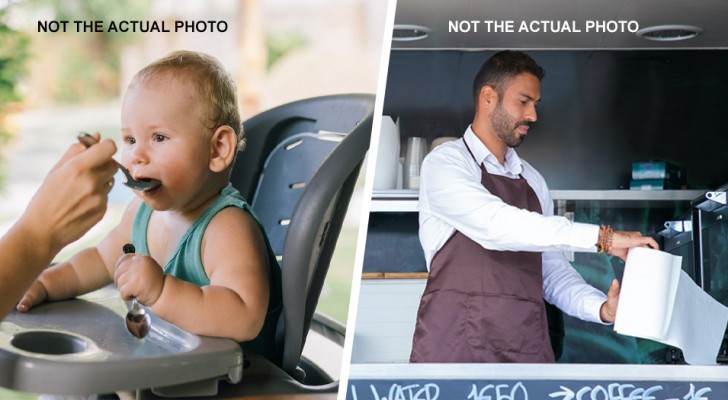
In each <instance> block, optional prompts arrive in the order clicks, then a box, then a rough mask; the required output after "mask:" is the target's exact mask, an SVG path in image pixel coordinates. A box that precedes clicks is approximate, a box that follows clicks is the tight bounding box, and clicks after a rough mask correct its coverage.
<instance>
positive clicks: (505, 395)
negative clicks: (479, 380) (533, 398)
mask: <svg viewBox="0 0 728 400" xmlns="http://www.w3.org/2000/svg"><path fill="white" fill-rule="evenodd" d="M468 400H528V391H527V390H526V387H525V386H523V383H521V382H518V383H516V384H515V385H513V387H511V386H510V385H506V384H501V385H492V384H491V385H485V386H483V387H481V388H480V390H478V385H475V384H473V386H472V388H471V389H470V394H468Z"/></svg>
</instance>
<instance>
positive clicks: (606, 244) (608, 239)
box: [597, 225, 614, 254]
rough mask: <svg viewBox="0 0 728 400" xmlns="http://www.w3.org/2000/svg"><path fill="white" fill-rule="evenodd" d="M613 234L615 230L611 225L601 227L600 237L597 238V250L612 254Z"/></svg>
mask: <svg viewBox="0 0 728 400" xmlns="http://www.w3.org/2000/svg"><path fill="white" fill-rule="evenodd" d="M612 236H614V230H613V229H612V227H611V226H609V225H602V226H600V227H599V238H598V240H597V251H598V252H599V253H607V254H610V253H611V252H612Z"/></svg>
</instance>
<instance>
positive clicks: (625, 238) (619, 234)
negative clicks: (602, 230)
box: [609, 231, 660, 261]
mask: <svg viewBox="0 0 728 400" xmlns="http://www.w3.org/2000/svg"><path fill="white" fill-rule="evenodd" d="M632 247H651V248H653V249H655V250H659V249H660V246H659V245H658V244H657V242H655V239H653V238H651V237H649V236H642V234H641V233H640V232H625V231H614V233H613V235H612V248H611V250H610V251H609V254H610V255H613V256H617V257H619V258H621V259H622V261H627V251H628V250H629V249H630V248H632Z"/></svg>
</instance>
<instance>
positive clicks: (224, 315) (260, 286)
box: [151, 207, 269, 342]
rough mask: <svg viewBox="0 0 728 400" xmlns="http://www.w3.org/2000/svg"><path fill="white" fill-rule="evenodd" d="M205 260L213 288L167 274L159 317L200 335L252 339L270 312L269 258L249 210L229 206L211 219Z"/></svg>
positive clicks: (155, 307) (157, 309)
mask: <svg viewBox="0 0 728 400" xmlns="http://www.w3.org/2000/svg"><path fill="white" fill-rule="evenodd" d="M201 248H202V250H201V253H202V254H201V258H202V263H203V265H204V268H205V272H206V273H207V276H208V277H209V278H210V285H209V286H204V287H198V286H196V285H193V284H190V283H187V282H184V281H182V280H180V279H177V278H175V277H173V276H170V275H164V281H163V285H162V290H161V294H160V295H159V296H158V298H157V299H156V300H155V301H154V302H153V304H152V305H151V307H152V311H154V313H155V314H157V315H158V316H160V317H162V318H164V319H166V320H168V321H170V322H172V323H174V324H176V325H178V326H179V327H181V328H183V329H185V330H187V331H189V332H191V333H194V334H198V335H207V336H219V337H228V338H231V339H234V340H236V341H239V342H243V341H247V340H252V339H254V338H255V337H256V336H258V333H259V332H260V329H261V328H262V327H263V322H264V321H265V316H266V312H267V309H268V296H269V293H268V291H269V290H268V268H269V266H268V257H267V250H266V247H265V241H264V239H263V234H262V232H261V231H260V228H259V227H258V225H257V223H256V222H255V220H253V218H252V217H251V216H250V215H249V214H248V213H246V212H244V211H242V210H239V209H237V208H232V207H228V208H225V209H223V210H222V211H220V213H218V214H217V215H216V216H215V217H214V218H213V219H212V221H210V224H209V225H208V227H207V229H206V230H205V235H204V237H203V240H202V246H201Z"/></svg>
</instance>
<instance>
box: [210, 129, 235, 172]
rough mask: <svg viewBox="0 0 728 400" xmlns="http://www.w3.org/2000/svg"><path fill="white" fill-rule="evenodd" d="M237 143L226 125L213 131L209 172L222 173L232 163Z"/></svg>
mask: <svg viewBox="0 0 728 400" xmlns="http://www.w3.org/2000/svg"><path fill="white" fill-rule="evenodd" d="M237 143H238V137H237V135H235V131H234V130H233V128H231V127H229V126H228V125H223V126H220V127H219V128H217V129H216V130H215V132H214V133H213V134H212V138H211V139H210V171H212V172H223V171H225V170H226V169H227V168H228V167H229V166H230V164H232V163H233V160H234V159H235V152H236V151H237V150H238V146H237Z"/></svg>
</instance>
